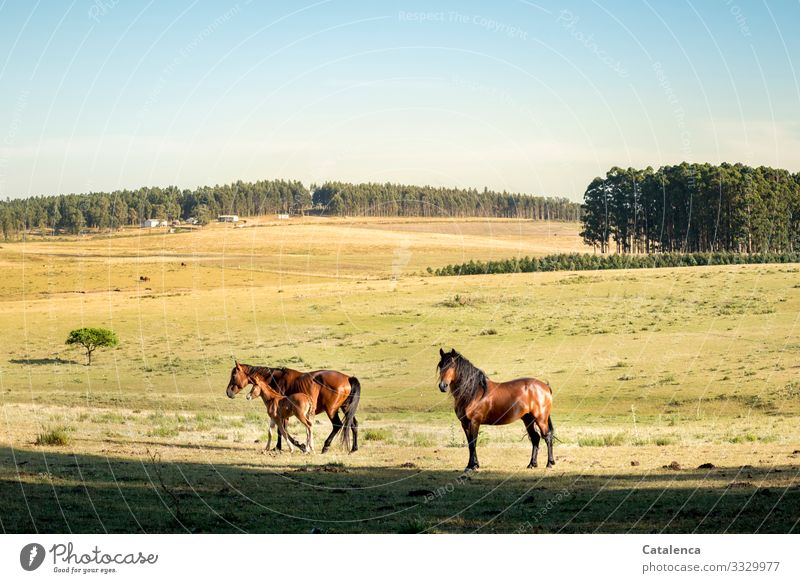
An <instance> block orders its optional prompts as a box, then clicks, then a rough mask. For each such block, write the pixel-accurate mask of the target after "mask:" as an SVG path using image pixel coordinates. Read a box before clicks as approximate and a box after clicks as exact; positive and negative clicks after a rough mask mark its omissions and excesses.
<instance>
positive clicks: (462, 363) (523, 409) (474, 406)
mask: <svg viewBox="0 0 800 583" xmlns="http://www.w3.org/2000/svg"><path fill="white" fill-rule="evenodd" d="M439 356H440V359H439V364H438V365H437V368H438V370H439V389H440V390H441V391H442V392H443V393H446V392H447V389H448V388H449V389H450V394H451V395H453V399H454V401H455V410H456V416H457V417H458V420H459V421H461V427H462V428H463V429H464V434H465V435H466V436H467V444H468V445H469V463H468V464H467V467H466V470H465V471H467V470H474V469H477V468H478V467H480V466H479V464H478V453H477V451H476V448H475V444H476V442H477V441H478V430H479V429H480V426H481V425H506V424H508V423H513V422H514V421H516V420H517V419H522V421H523V422H524V423H525V429H527V431H528V437H530V439H531V443H532V444H533V451H532V452H531V462H530V464H528V467H529V468H535V467H536V458H537V457H538V454H539V439H540V437H539V434H538V433H537V432H536V428H537V427H538V428H539V431H540V432H541V434H542V437H544V440H545V442H546V443H547V467H548V468H549V467H551V466H552V465H554V464H555V463H556V462H555V459H554V458H553V421H552V419H551V418H550V409H551V408H552V405H553V390H552V389H551V388H550V386H549V385H548V384H547V383H544V382H542V381H539V380H537V379H531V378H522V379H516V380H513V381H508V382H505V383H496V382H494V381H493V380H491V379H490V378H489V377H487V376H486V374H485V373H484V372H483V371H482V370H480V369H479V368H476V367H475V366H474V365H473V364H472V363H471V362H470V361H468V360H467V359H466V358H464V357H463V356H462V355H461V354H459V353H458V352H456V351H455V349H452V350H451V351H450V352H445V351H444V350H442V349H441V348H440V349H439Z"/></svg>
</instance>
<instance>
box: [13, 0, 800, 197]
mask: <svg viewBox="0 0 800 583" xmlns="http://www.w3.org/2000/svg"><path fill="white" fill-rule="evenodd" d="M798 22H800V1H798V0H791V1H785V2H762V1H744V0H735V1H734V0H708V1H704V2H699V1H692V2H686V1H676V2H658V1H656V0H647V1H643V2H622V1H614V2H606V1H602V2H601V1H598V2H575V1H565V2H528V1H525V0H523V1H508V2H419V1H416V2H415V1H411V2H372V3H370V2H366V1H365V2H348V1H343V0H330V1H318V2H300V3H298V2H270V3H269V4H268V5H261V4H260V3H256V2H248V1H245V0H240V1H239V2H204V1H201V0H178V1H175V2H169V3H158V4H157V3H155V2H153V1H150V2H139V1H127V0H74V1H72V2H65V3H47V2H41V1H40V2H22V1H13V0H6V1H3V0H0V197H2V198H5V197H12V198H13V197H19V196H26V195H38V194H58V193H68V192H86V191H91V190H104V191H110V190H115V189H120V188H135V187H138V186H167V185H173V184H174V185H178V186H180V187H182V188H191V187H194V186H197V185H204V184H209V185H213V184H223V183H227V182H232V181H235V180H238V179H242V180H258V179H272V178H287V179H297V180H302V181H303V182H304V183H306V184H307V185H308V184H310V183H312V182H322V181H325V180H343V181H350V182H362V181H374V182H387V181H389V182H402V183H410V184H431V185H445V186H460V187H476V188H483V187H484V186H488V187H489V188H492V189H496V190H508V191H514V192H526V193H531V194H541V195H549V196H567V197H569V198H572V199H573V200H579V199H580V198H581V196H582V194H583V191H584V189H585V187H586V185H587V184H588V183H589V181H590V180H591V179H592V178H593V177H594V176H597V175H600V174H603V173H604V172H605V171H606V170H607V169H608V168H609V167H611V166H613V165H619V166H637V167H645V166H648V165H651V166H654V167H657V166H659V165H662V164H668V163H676V162H680V161H682V160H687V161H693V162H712V163H719V162H722V161H728V162H744V163H749V164H752V165H760V164H765V165H770V166H775V167H782V168H787V169H789V170H791V171H793V172H797V171H800V115H798V112H799V111H800V83H799V82H798V78H800V74H798V72H797V71H796V69H795V66H796V64H800V63H798V62H799V61H800V38H798V35H796V34H794V30H793V28H796V26H797V23H798Z"/></svg>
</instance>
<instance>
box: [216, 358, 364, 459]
mask: <svg viewBox="0 0 800 583" xmlns="http://www.w3.org/2000/svg"><path fill="white" fill-rule="evenodd" d="M250 375H258V376H259V377H260V378H262V379H263V380H264V381H265V382H266V383H267V384H269V386H270V387H272V388H273V389H274V390H276V391H277V392H279V393H281V394H282V395H291V394H293V393H304V394H306V395H308V396H310V397H311V398H312V400H313V402H314V403H315V409H314V414H319V413H322V412H324V413H325V414H326V415H327V416H328V418H329V419H330V420H331V424H332V425H333V429H332V431H331V433H330V435H328V438H327V439H326V440H325V444H324V445H323V447H322V453H325V452H326V451H327V450H328V448H330V446H331V443H332V442H333V438H334V437H336V434H337V433H339V431H340V430H341V431H342V443H343V444H344V446H345V448H346V449H349V450H350V451H351V452H354V451H357V450H358V420H357V419H356V411H357V409H358V404H359V402H360V400H361V383H359V382H358V379H357V378H356V377H350V376H347V375H346V374H344V373H341V372H339V371H335V370H315V371H312V372H309V373H303V372H300V371H298V370H294V369H291V368H285V367H280V368H272V367H268V366H251V365H248V364H239V363H238V362H237V363H236V365H235V366H234V367H233V370H231V378H230V381H229V382H228V389H227V391H226V392H227V395H228V396H229V397H230V398H233V397H235V396H236V394H237V393H238V392H239V391H240V390H242V388H244V387H245V386H247V385H248V384H249V383H251V381H249V380H247V379H248V378H249V376H250ZM242 382H244V384H241V383H242ZM240 385H241V386H240ZM339 411H341V412H342V413H343V414H344V420H342V419H341V418H340V417H339ZM351 434H352V445H351ZM293 443H294V444H295V445H297V446H298V447H300V445H299V444H298V443H297V442H296V441H293ZM277 447H278V449H280V448H281V435H280V434H278V446H277Z"/></svg>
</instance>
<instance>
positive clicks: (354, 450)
mask: <svg viewBox="0 0 800 583" xmlns="http://www.w3.org/2000/svg"><path fill="white" fill-rule="evenodd" d="M357 451H358V448H357V447H354V448H353V449H351V450H350V453H356V452H357Z"/></svg>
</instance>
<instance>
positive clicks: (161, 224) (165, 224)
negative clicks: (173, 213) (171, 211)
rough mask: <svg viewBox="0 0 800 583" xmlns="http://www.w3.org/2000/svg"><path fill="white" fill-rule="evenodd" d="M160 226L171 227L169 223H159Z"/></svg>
mask: <svg viewBox="0 0 800 583" xmlns="http://www.w3.org/2000/svg"><path fill="white" fill-rule="evenodd" d="M158 226H159V227H169V223H168V222H167V221H161V222H160V223H158Z"/></svg>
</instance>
